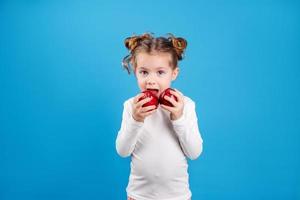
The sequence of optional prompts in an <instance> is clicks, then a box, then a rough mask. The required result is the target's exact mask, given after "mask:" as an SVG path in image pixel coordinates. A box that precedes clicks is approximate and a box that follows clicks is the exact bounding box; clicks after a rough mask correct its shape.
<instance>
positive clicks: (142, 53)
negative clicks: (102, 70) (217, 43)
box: [116, 33, 202, 200]
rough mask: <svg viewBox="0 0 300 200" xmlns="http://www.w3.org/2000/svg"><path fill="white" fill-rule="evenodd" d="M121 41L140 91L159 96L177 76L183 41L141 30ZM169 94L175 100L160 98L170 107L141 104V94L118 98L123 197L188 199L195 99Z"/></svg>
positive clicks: (196, 143)
mask: <svg viewBox="0 0 300 200" xmlns="http://www.w3.org/2000/svg"><path fill="white" fill-rule="evenodd" d="M125 46H126V47H127V48H128V49H129V50H130V54H129V55H128V56H126V57H125V58H124V59H123V66H124V67H125V69H127V71H128V73H130V71H131V70H130V69H132V70H133V72H134V74H135V76H136V78H137V83H138V86H139V88H140V90H141V92H142V91H145V90H151V91H155V93H156V96H157V97H159V96H160V94H161V93H162V92H163V91H164V90H165V89H167V88H169V87H171V82H172V81H174V80H175V79H176V77H177V76H178V73H179V68H178V65H177V62H178V60H181V59H182V58H183V53H184V50H185V48H186V46H187V42H186V40H185V39H183V38H176V37H174V36H173V35H170V36H169V37H157V38H156V37H154V36H153V35H151V34H148V33H146V34H143V35H140V36H133V37H129V38H126V39H125ZM130 66H132V68H130ZM171 94H172V95H174V96H175V97H176V99H175V98H171V97H165V100H167V101H168V102H169V103H171V106H166V105H163V104H159V105H158V107H156V106H155V105H152V106H143V105H144V104H145V103H147V102H149V101H151V98H145V99H143V100H140V99H141V97H143V95H144V94H143V93H140V94H138V95H136V96H135V97H132V98H130V99H128V100H126V101H125V103H124V110H123V117H122V124H121V128H120V130H119V132H118V136H117V139H116V149H117V152H118V154H119V155H120V156H122V157H127V156H131V173H130V176H129V183H128V186H127V188H126V191H127V196H128V200H153V199H155V200H188V199H191V196H192V193H191V191H190V188H189V174H188V163H187V158H186V157H188V158H190V159H196V158H197V157H198V156H199V155H200V154H201V152H202V138H201V135H200V132H199V128H198V124H197V115H196V112H195V103H194V102H193V101H192V100H191V99H190V98H188V97H187V96H184V95H183V94H182V93H181V92H180V91H178V90H175V91H171Z"/></svg>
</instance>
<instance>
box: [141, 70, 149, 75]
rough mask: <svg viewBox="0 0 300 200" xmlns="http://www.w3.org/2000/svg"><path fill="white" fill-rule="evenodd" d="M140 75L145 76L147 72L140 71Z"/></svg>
mask: <svg viewBox="0 0 300 200" xmlns="http://www.w3.org/2000/svg"><path fill="white" fill-rule="evenodd" d="M140 74H142V75H147V74H148V72H147V71H140Z"/></svg>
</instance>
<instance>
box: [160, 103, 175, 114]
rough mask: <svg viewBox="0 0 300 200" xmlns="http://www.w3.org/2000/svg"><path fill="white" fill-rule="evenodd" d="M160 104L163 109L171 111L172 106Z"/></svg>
mask: <svg viewBox="0 0 300 200" xmlns="http://www.w3.org/2000/svg"><path fill="white" fill-rule="evenodd" d="M160 106H161V107H162V108H163V109H165V110H167V111H169V112H172V111H173V107H170V106H166V105H163V104H161V105H160Z"/></svg>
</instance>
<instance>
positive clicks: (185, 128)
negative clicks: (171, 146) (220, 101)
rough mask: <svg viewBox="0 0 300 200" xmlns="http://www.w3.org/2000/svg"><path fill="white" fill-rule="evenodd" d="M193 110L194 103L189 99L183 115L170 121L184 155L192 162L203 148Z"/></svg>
mask: <svg viewBox="0 0 300 200" xmlns="http://www.w3.org/2000/svg"><path fill="white" fill-rule="evenodd" d="M195 110H196V109H195V103H194V102H193V101H192V100H190V99H189V100H187V101H185V106H184V112H183V115H182V116H181V117H180V118H179V119H177V120H174V121H172V120H171V122H172V124H173V127H174V130H175V132H176V134H177V136H178V140H179V142H180V145H181V147H182V150H183V152H184V154H185V155H186V156H187V157H188V158H190V159H192V160H194V159H196V158H198V157H199V155H200V154H201V152H202V147H203V146H202V143H203V140H202V138H201V135H200V131H199V128H198V119H197V115H196V111H195Z"/></svg>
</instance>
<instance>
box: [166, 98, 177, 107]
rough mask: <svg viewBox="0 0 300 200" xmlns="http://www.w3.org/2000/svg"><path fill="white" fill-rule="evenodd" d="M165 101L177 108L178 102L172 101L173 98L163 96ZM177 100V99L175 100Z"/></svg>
mask: <svg viewBox="0 0 300 200" xmlns="http://www.w3.org/2000/svg"><path fill="white" fill-rule="evenodd" d="M165 99H166V100H167V101H169V102H170V103H171V104H172V105H173V106H175V107H177V106H178V104H179V103H178V102H177V101H176V100H175V99H174V97H169V96H165ZM177 100H178V98H177Z"/></svg>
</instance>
